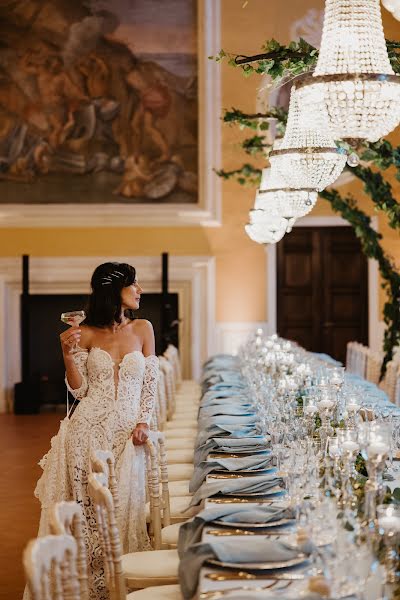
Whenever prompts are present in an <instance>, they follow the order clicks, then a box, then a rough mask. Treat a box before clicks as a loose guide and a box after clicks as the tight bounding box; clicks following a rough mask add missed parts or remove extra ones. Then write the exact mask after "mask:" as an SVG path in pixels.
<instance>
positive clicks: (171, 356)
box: [164, 344, 182, 388]
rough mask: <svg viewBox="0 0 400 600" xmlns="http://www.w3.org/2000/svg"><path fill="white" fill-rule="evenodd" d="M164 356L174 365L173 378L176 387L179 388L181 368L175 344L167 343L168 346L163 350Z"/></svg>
mask: <svg viewBox="0 0 400 600" xmlns="http://www.w3.org/2000/svg"><path fill="white" fill-rule="evenodd" d="M164 356H165V357H166V358H167V359H168V360H169V361H170V362H171V363H172V365H173V367H174V373H175V380H176V383H177V388H179V387H180V386H181V384H182V369H181V361H180V359H179V351H178V348H176V346H174V345H173V344H168V347H167V349H166V350H165V352H164Z"/></svg>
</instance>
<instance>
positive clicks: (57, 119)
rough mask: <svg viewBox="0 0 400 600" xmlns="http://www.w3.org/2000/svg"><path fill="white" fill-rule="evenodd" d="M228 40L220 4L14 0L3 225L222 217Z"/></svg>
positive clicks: (0, 48) (0, 68) (9, 25)
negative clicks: (217, 172)
mask: <svg viewBox="0 0 400 600" xmlns="http://www.w3.org/2000/svg"><path fill="white" fill-rule="evenodd" d="M218 37H219V6H218V2H215V1H214V0H167V1H166V0H74V1H73V2H71V0H69V1H66V0H52V2H43V0H23V1H22V0H21V1H17V2H8V3H4V4H3V5H2V7H0V39H1V43H0V73H1V75H0V225H1V224H2V225H20V226H30V225H31V226H32V225H33V226H35V225H37V226H46V225H55V226H56V225H65V223H66V221H67V222H68V225H81V224H85V226H87V225H88V224H92V225H93V226H97V225H110V226H112V225H117V226H118V225H129V224H132V225H135V226H137V225H149V224H152V225H164V224H165V225H170V224H172V223H173V224H187V223H196V222H202V223H204V222H209V223H215V222H217V221H218V212H219V211H218V206H217V203H218V200H217V198H216V196H218V194H217V195H216V194H215V186H216V185H217V184H216V183H214V184H212V187H213V188H214V189H212V190H210V185H209V184H210V178H211V177H213V178H214V179H216V178H215V176H214V174H213V172H212V170H213V168H214V167H216V166H218V164H217V163H218V150H216V147H217V145H218V144H217V140H216V139H215V136H217V135H218V134H217V133H216V132H217V131H218V129H219V128H218V126H217V123H216V122H217V121H218V118H219V114H218V113H219V108H220V104H219V81H218V69H217V68H216V66H215V64H212V65H211V66H212V68H211V67H210V64H208V63H207V56H208V55H209V54H211V53H212V52H213V51H215V49H216V48H218V43H219V42H218ZM208 62H210V61H208ZM210 109H211V110H210ZM215 121H216V122H215ZM213 132H214V134H213ZM210 137H211V138H212V139H210ZM199 157H201V160H200V159H199Z"/></svg>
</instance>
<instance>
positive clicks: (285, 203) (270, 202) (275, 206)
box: [254, 168, 318, 219]
mask: <svg viewBox="0 0 400 600" xmlns="http://www.w3.org/2000/svg"><path fill="white" fill-rule="evenodd" d="M317 198H318V194H317V192H316V191H315V190H309V189H292V188H288V187H287V185H286V182H285V180H284V179H283V177H282V176H281V174H280V173H279V172H278V171H277V169H276V168H269V169H263V172H262V177H261V185H260V189H259V190H258V191H257V194H256V201H255V204H254V208H255V209H261V210H264V211H266V212H268V213H269V214H270V215H273V216H282V217H284V218H287V219H298V218H300V217H304V215H306V214H307V213H309V212H310V211H311V210H312V209H313V208H314V206H315V204H316V202H317Z"/></svg>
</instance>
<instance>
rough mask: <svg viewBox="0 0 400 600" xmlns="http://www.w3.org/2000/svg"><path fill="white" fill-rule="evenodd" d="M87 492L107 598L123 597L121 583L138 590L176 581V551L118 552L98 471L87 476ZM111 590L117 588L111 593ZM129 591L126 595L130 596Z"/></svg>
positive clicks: (111, 504)
mask: <svg viewBox="0 0 400 600" xmlns="http://www.w3.org/2000/svg"><path fill="white" fill-rule="evenodd" d="M88 493H89V496H90V498H91V499H92V501H93V504H94V506H95V508H96V522H97V527H98V534H99V539H100V543H101V546H102V549H103V553H104V557H105V560H106V565H105V566H106V569H105V573H106V578H107V579H106V580H107V582H108V585H109V586H110V596H111V600H117V598H118V600H120V599H122V598H124V596H123V594H124V590H125V585H127V586H128V587H129V588H134V589H141V588H145V587H150V586H156V585H165V584H174V583H177V581H178V566H179V557H178V552H177V551H176V550H148V551H143V552H129V553H128V554H122V552H121V542H120V537H119V532H118V527H117V524H116V516H115V508H114V502H113V498H112V495H111V492H110V490H109V489H108V488H107V480H106V477H105V476H104V475H103V474H102V473H92V474H90V475H89V479H88ZM111 590H115V592H117V591H118V593H119V594H120V595H119V596H117V595H116V593H115V595H114V596H113V595H112V594H111ZM130 596H131V595H130V594H129V595H128V598H129V599H130Z"/></svg>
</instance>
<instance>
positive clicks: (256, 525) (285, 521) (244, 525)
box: [210, 519, 295, 529]
mask: <svg viewBox="0 0 400 600" xmlns="http://www.w3.org/2000/svg"><path fill="white" fill-rule="evenodd" d="M210 522H211V523H213V524H214V525H218V526H223V527H232V529H240V528H244V529H266V528H267V527H281V526H283V525H293V524H294V523H295V519H279V520H278V521H268V522H267V523H242V522H241V521H240V522H233V521H229V522H228V521H220V520H218V519H215V520H214V521H210Z"/></svg>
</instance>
